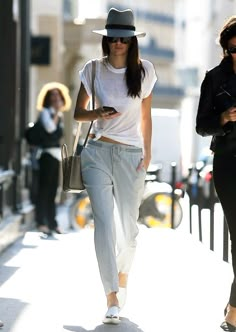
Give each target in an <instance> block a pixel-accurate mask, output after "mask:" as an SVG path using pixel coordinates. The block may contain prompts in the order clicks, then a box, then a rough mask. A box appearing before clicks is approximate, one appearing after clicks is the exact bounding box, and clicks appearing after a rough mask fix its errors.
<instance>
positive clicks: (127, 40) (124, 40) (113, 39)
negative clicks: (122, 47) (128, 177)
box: [107, 37, 131, 44]
mask: <svg viewBox="0 0 236 332" xmlns="http://www.w3.org/2000/svg"><path fill="white" fill-rule="evenodd" d="M107 41H108V43H111V44H113V43H117V42H118V41H120V42H121V43H122V44H129V43H130V41H131V37H107Z"/></svg>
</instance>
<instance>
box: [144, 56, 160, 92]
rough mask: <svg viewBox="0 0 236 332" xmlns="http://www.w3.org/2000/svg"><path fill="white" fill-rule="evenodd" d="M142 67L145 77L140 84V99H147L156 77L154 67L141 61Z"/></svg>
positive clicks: (145, 61) (147, 62)
mask: <svg viewBox="0 0 236 332" xmlns="http://www.w3.org/2000/svg"><path fill="white" fill-rule="evenodd" d="M142 64H143V67H144V69H145V77H144V80H143V83H142V98H147V97H148V96H149V95H150V94H151V92H152V90H153V88H154V85H155V83H156V81H157V75H156V71H155V68H154V65H153V64H152V63H151V62H150V61H147V60H142Z"/></svg>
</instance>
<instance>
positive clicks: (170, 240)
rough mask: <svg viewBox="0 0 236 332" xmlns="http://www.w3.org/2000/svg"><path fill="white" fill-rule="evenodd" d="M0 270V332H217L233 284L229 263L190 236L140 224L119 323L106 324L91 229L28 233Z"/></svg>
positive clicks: (8, 252) (0, 258) (62, 217)
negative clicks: (51, 235) (50, 234)
mask: <svg viewBox="0 0 236 332" xmlns="http://www.w3.org/2000/svg"><path fill="white" fill-rule="evenodd" d="M65 219H66V212H65V211H64V212H63V211H61V213H60V220H61V222H62V223H63V222H65ZM0 266H1V272H0V283H1V287H0V319H2V320H3V321H4V323H5V326H4V327H3V329H2V331H4V332H42V331H43V332H61V331H73V332H95V331H96V332H103V331H110V330H115V331H116V332H121V331H122V332H123V331H127V332H158V331H161V332H173V331H181V332H189V331H191V332H199V331H204V332H205V331H206V332H216V331H220V328H219V325H220V323H221V321H222V320H223V308H224V305H225V303H226V301H227V298H228V293H229V288H230V283H231V279H232V271H231V266H230V264H228V263H224V262H223V261H222V260H221V259H220V258H219V257H218V256H217V255H216V254H215V253H213V252H210V251H209V250H208V249H207V248H206V246H204V245H202V244H201V243H199V242H198V241H197V240H196V239H194V237H193V236H191V235H189V234H188V233H187V232H185V231H183V230H182V231H181V229H180V230H178V229H177V230H170V229H160V228H158V229H147V228H146V227H144V226H140V234H139V238H138V248H137V254H136V257H135V261H134V264H133V268H132V271H131V274H130V278H129V288H128V298H127V303H126V306H125V308H124V309H123V311H122V312H121V317H122V319H121V324H120V325H119V326H107V325H103V324H102V318H103V315H104V313H105V311H106V301H105V297H104V294H103V289H102V285H101V282H100V277H99V274H98V269H97V263H96V258H95V253H94V247H93V230H92V229H85V230H82V231H80V232H73V231H70V232H68V233H67V234H64V235H55V237H54V238H51V239H47V240H45V239H41V238H40V236H39V233H37V232H34V231H32V232H27V233H26V235H25V236H24V238H23V239H20V240H18V241H17V242H16V243H15V244H14V245H12V246H11V247H10V248H9V249H7V250H6V251H5V252H3V253H2V254H1V256H0Z"/></svg>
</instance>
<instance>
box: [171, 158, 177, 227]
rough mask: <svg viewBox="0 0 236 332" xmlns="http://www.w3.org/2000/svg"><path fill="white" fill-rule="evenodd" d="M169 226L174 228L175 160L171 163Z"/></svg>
mask: <svg viewBox="0 0 236 332" xmlns="http://www.w3.org/2000/svg"><path fill="white" fill-rule="evenodd" d="M171 171H172V172H171V186H172V192H171V228H172V229H174V220H175V185H176V162H172V163H171Z"/></svg>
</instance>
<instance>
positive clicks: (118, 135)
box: [79, 58, 157, 147]
mask: <svg viewBox="0 0 236 332" xmlns="http://www.w3.org/2000/svg"><path fill="white" fill-rule="evenodd" d="M141 61H142V64H143V67H144V69H145V77H144V79H143V80H142V86H141V93H140V98H139V97H136V98H132V97H130V96H127V85H126V82H125V71H126V68H121V69H116V68H114V67H112V65H111V64H110V63H109V62H108V61H107V60H106V58H102V59H96V74H95V83H94V85H95V95H96V98H95V101H96V102H95V105H96V107H100V106H111V107H114V108H115V109H116V110H117V111H118V112H120V113H121V115H120V116H119V117H116V118H114V119H111V120H102V119H98V120H96V121H94V123H93V128H92V130H91V132H92V133H94V134H95V138H94V140H98V139H99V138H100V137H101V136H104V137H107V138H110V139H112V140H115V141H118V142H121V143H124V144H128V145H134V146H137V147H142V146H143V142H142V135H141V131H140V122H141V105H142V100H143V99H144V98H146V97H148V96H149V95H150V93H151V92H152V89H153V87H154V84H155V82H156V80H157V77H156V73H155V69H154V66H153V64H152V63H151V62H149V61H147V60H141ZM79 74H80V79H81V81H82V83H83V85H84V87H85V90H86V92H87V94H88V95H89V96H90V97H91V95H92V91H91V86H92V85H91V76H92V60H90V61H88V62H87V63H86V64H85V66H84V68H83V69H82V70H81V71H80V72H79Z"/></svg>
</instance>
